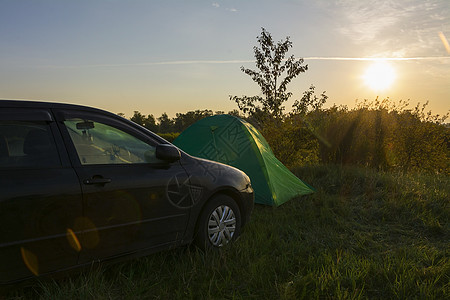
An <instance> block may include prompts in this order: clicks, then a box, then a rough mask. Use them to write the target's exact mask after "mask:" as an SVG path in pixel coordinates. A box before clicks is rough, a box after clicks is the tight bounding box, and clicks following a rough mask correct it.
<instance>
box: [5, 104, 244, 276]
mask: <svg viewBox="0 0 450 300" xmlns="http://www.w3.org/2000/svg"><path fill="white" fill-rule="evenodd" d="M252 208H253V189H252V187H251V185H250V180H249V178H248V176H247V175H245V174H244V173H243V172H241V171H239V170H238V169H235V168H233V167H230V166H226V165H223V164H219V163H215V162H211V161H207V160H203V159H199V158H195V157H192V156H189V155H187V154H186V153H184V152H183V151H181V150H179V149H178V148H176V147H175V146H173V145H172V144H170V143H169V142H167V141H166V140H164V139H162V138H161V137H159V136H158V135H156V134H154V133H152V132H150V131H148V130H147V129H145V128H143V127H141V126H139V125H137V124H135V123H133V122H131V121H129V120H126V119H124V118H122V117H119V116H117V115H115V114H112V113H109V112H106V111H102V110H99V109H94V108H89V107H83V106H78V105H70V104H61V103H47V102H33V101H8V100H0V284H10V283H13V282H17V281H21V280H24V279H27V278H30V277H33V276H37V275H45V274H51V273H54V272H58V271H62V270H69V269H72V268H77V267H82V266H85V265H89V264H92V262H98V261H104V260H113V259H116V258H121V257H134V256H140V255H145V254H149V253H152V252H156V251H159V250H162V249H166V248H169V247H174V246H179V245H186V244H189V243H191V242H193V241H194V242H195V243H196V244H197V245H199V246H200V247H203V248H217V247H221V246H223V245H225V244H227V243H228V242H230V241H231V240H233V239H235V238H236V237H237V236H238V235H239V233H240V230H241V228H242V226H244V225H245V224H246V223H247V222H248V220H249V217H250V213H251V211H252Z"/></svg>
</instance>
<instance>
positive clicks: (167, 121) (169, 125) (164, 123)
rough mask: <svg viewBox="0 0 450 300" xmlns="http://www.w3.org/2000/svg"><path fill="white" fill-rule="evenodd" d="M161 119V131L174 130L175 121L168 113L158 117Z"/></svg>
mask: <svg viewBox="0 0 450 300" xmlns="http://www.w3.org/2000/svg"><path fill="white" fill-rule="evenodd" d="M158 121H159V131H158V132H159V133H169V132H171V131H172V130H173V124H174V121H173V120H172V119H171V118H169V116H168V115H167V113H163V114H162V115H161V117H159V118H158Z"/></svg>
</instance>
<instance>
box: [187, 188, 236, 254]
mask: <svg viewBox="0 0 450 300" xmlns="http://www.w3.org/2000/svg"><path fill="white" fill-rule="evenodd" d="M240 231H241V213H240V211H239V207H238V205H237V203H236V202H235V201H234V200H233V198H231V197H229V196H226V195H218V196H215V197H214V198H212V199H211V200H210V201H209V202H208V203H207V204H206V206H205V207H204V209H203V211H202V213H201V214H200V217H199V219H198V223H197V234H196V237H195V244H196V245H197V246H198V247H199V248H201V249H204V250H205V249H209V248H212V249H217V248H219V247H223V246H225V245H226V244H228V243H229V242H231V241H233V240H235V239H236V238H237V237H238V236H239V234H240Z"/></svg>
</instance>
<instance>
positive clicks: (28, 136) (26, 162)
mask: <svg viewBox="0 0 450 300" xmlns="http://www.w3.org/2000/svg"><path fill="white" fill-rule="evenodd" d="M0 191H1V192H0V283H8V282H13V281H15V280H18V279H23V278H26V277H29V276H32V275H33V274H34V275H40V274H44V273H48V272H52V271H56V270H59V269H65V268H70V267H73V266H75V265H76V263H77V259H78V254H79V250H80V248H79V247H78V244H77V240H76V232H75V230H74V224H75V222H76V219H77V218H78V217H80V216H81V213H82V210H81V208H82V207H81V205H82V201H81V188H80V184H79V181H78V178H77V175H76V173H75V171H74V169H73V168H72V167H71V165H70V161H69V159H68V156H67V153H66V151H65V149H64V144H63V142H62V139H61V136H60V134H59V130H58V128H57V126H56V124H55V122H54V119H53V117H52V115H51V114H50V112H49V111H48V110H46V109H31V108H27V109H21V108H5V107H3V108H1V109H0Z"/></svg>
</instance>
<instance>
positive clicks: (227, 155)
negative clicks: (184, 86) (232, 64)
mask: <svg viewBox="0 0 450 300" xmlns="http://www.w3.org/2000/svg"><path fill="white" fill-rule="evenodd" d="M173 143H174V144H175V145H176V146H177V147H179V148H180V149H182V150H183V151H185V152H186V153H188V154H190V155H193V156H197V157H200V158H206V159H209V160H214V161H217V162H221V163H224V164H227V165H230V166H233V167H236V168H238V169H240V170H242V171H244V172H245V173H246V174H247V175H248V176H249V177H250V179H251V182H252V186H253V189H254V191H255V202H256V203H260V204H266V205H274V206H278V205H280V204H282V203H284V202H286V201H288V200H290V199H291V198H292V197H295V196H299V195H306V194H310V193H312V192H314V189H313V188H311V187H310V186H308V185H307V184H305V183H304V182H302V181H301V180H300V179H299V178H297V177H296V176H295V175H294V174H292V173H291V171H289V169H288V168H287V167H286V166H284V165H283V164H282V163H281V162H280V161H279V160H278V159H277V158H276V157H275V155H274V154H273V152H272V149H270V146H269V144H268V143H267V141H266V140H265V138H264V137H263V136H262V134H261V133H259V132H258V130H256V128H255V127H253V126H252V125H251V124H250V123H248V122H246V121H244V120H242V119H239V118H237V117H234V116H231V115H215V116H211V117H207V118H204V119H201V120H200V121H198V122H196V123H194V124H193V125H191V126H190V127H188V128H187V129H186V130H184V131H183V132H182V133H181V134H180V135H179V136H178V137H177V138H176V139H175V141H174V142H173Z"/></svg>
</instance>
